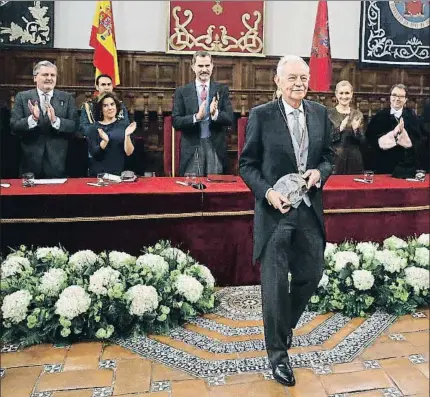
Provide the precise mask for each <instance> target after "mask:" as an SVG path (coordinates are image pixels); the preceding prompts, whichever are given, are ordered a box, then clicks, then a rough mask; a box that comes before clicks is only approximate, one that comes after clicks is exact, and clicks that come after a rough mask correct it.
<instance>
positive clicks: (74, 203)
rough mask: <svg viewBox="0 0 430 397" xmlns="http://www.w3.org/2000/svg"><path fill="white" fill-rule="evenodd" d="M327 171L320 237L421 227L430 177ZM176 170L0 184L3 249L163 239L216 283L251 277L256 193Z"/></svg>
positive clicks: (136, 245) (254, 276) (133, 248)
mask: <svg viewBox="0 0 430 397" xmlns="http://www.w3.org/2000/svg"><path fill="white" fill-rule="evenodd" d="M353 178H354V176H350V175H348V176H346V175H344V176H340V175H337V176H332V177H330V179H329V180H328V182H327V184H326V185H325V187H324V208H325V212H326V215H325V221H326V229H327V237H328V241H330V242H340V241H343V240H345V239H356V240H367V241H368V240H372V241H381V240H383V239H384V238H386V237H389V236H391V235H392V234H395V235H397V236H400V237H407V236H409V235H413V234H421V233H428V232H429V211H428V207H429V189H428V188H429V178H428V176H427V179H426V181H425V182H424V183H418V182H408V181H404V180H399V179H393V178H391V177H389V176H385V175H376V176H375V182H374V183H373V184H372V185H370V184H362V183H358V182H354V181H353ZM175 181H183V178H140V179H138V181H137V182H134V183H129V184H127V183H122V184H115V185H110V186H107V187H94V186H88V185H87V182H95V181H94V179H69V180H68V181H67V182H66V183H65V184H62V185H43V186H35V187H32V188H23V187H22V186H21V181H20V180H8V181H5V180H4V181H2V182H3V183H11V187H10V188H8V189H4V188H2V190H1V195H2V197H1V215H2V224H1V228H2V239H1V247H2V251H3V253H6V252H7V251H8V250H7V247H16V246H18V245H20V244H26V245H33V246H52V245H56V244H62V245H63V246H64V247H65V248H66V249H68V250H69V251H70V252H75V251H77V250H80V249H92V250H94V251H96V252H100V251H102V250H104V249H109V250H113V249H114V250H119V251H126V252H129V253H131V254H134V255H139V252H140V249H141V248H142V247H143V246H147V245H153V244H155V243H156V242H157V241H158V240H159V239H170V240H171V241H172V242H173V243H174V244H181V246H182V248H183V249H184V250H190V251H191V254H192V256H193V257H195V258H196V259H197V260H198V261H200V262H201V263H202V264H205V265H207V266H208V267H209V268H210V269H211V270H212V272H213V274H214V276H215V278H216V279H217V282H218V283H219V285H246V284H253V283H259V269H258V266H253V265H252V263H251V257H252V219H253V208H254V199H253V196H252V194H251V192H250V191H249V190H248V188H247V187H246V185H245V184H244V183H243V181H242V180H241V179H240V177H237V180H236V182H230V183H225V182H224V183H211V182H208V181H206V180H205V181H204V183H205V184H206V186H207V189H205V190H196V189H193V188H192V187H188V186H182V185H179V184H176V183H175Z"/></svg>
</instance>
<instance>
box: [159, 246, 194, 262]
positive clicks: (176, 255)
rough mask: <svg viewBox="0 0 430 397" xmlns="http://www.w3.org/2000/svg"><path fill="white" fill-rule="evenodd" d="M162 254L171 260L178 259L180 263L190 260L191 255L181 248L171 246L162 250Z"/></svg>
mask: <svg viewBox="0 0 430 397" xmlns="http://www.w3.org/2000/svg"><path fill="white" fill-rule="evenodd" d="M160 255H162V256H164V257H165V258H167V259H169V260H176V261H177V262H178V263H179V264H180V265H185V264H186V263H187V262H188V261H189V260H190V258H189V256H188V255H187V254H186V253H185V252H183V251H181V250H180V249H179V248H174V247H169V248H165V249H164V250H163V251H161V252H160Z"/></svg>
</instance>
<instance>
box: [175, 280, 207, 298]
mask: <svg viewBox="0 0 430 397" xmlns="http://www.w3.org/2000/svg"><path fill="white" fill-rule="evenodd" d="M175 287H176V289H177V291H178V293H179V294H180V295H182V296H184V297H185V299H187V300H188V301H190V302H191V303H195V302H197V301H198V300H199V299H200V298H201V296H202V293H203V285H202V284H201V283H200V282H199V281H198V280H196V279H195V278H194V277H191V276H187V275H185V274H181V275H179V276H178V278H177V280H176V282H175Z"/></svg>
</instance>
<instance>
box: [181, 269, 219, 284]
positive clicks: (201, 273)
mask: <svg viewBox="0 0 430 397" xmlns="http://www.w3.org/2000/svg"><path fill="white" fill-rule="evenodd" d="M185 274H187V275H189V276H193V275H196V276H198V277H200V278H201V279H202V280H203V281H204V282H205V283H206V285H207V286H208V287H209V288H213V287H214V286H215V279H214V276H212V273H211V271H210V270H209V269H208V268H207V267H206V266H203V265H200V264H199V263H195V264H194V265H192V266H191V267H189V268H188V269H187V270H186V271H185Z"/></svg>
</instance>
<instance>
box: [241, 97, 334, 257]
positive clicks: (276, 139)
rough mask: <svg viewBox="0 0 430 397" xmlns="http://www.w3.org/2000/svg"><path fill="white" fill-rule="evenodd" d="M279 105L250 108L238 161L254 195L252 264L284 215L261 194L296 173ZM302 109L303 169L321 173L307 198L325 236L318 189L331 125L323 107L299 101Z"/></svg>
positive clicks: (327, 170) (325, 173)
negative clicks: (305, 132) (304, 136)
mask: <svg viewBox="0 0 430 397" xmlns="http://www.w3.org/2000/svg"><path fill="white" fill-rule="evenodd" d="M280 106H283V103H282V100H281V99H279V100H276V101H272V102H269V103H266V104H264V105H261V106H257V107H255V108H253V109H251V111H250V113H249V119H248V123H247V126H246V142H245V146H244V148H243V151H242V154H241V156H240V159H239V171H240V175H241V176H242V178H243V180H244V181H245V183H246V184H247V185H248V187H249V188H250V189H251V191H252V192H253V194H254V196H255V214H254V255H253V258H254V261H256V260H258V258H259V257H260V255H261V253H262V251H263V249H264V246H265V245H266V243H267V241H268V240H269V238H270V236H271V234H272V233H273V231H274V230H275V229H276V226H277V224H278V222H279V221H280V220H281V218H282V216H285V215H283V214H281V213H280V212H279V211H278V210H277V209H274V208H273V207H271V206H270V205H269V204H268V202H267V200H266V198H265V194H266V192H267V190H268V189H269V188H271V187H272V186H273V185H274V184H275V182H276V181H277V180H278V179H279V178H281V177H282V176H284V175H286V174H291V173H298V168H297V163H296V157H295V155H294V148H293V143H292V140H291V135H290V132H289V131H288V126H287V124H286V122H285V120H284V118H283V116H282V114H281V110H280ZM303 106H304V111H305V115H306V124H307V129H308V134H309V152H308V161H307V167H306V169H311V168H314V169H318V170H319V171H320V172H321V188H319V189H317V188H316V187H313V188H312V189H311V190H310V192H309V198H310V200H311V202H312V208H313V209H314V211H315V213H316V215H317V217H318V220H319V222H320V225H321V231H322V234H323V236H325V229H324V220H323V207H322V187H323V185H324V183H325V182H326V180H327V178H328V177H329V175H330V174H331V172H332V163H333V150H332V148H331V126H330V121H329V119H328V116H327V109H326V108H325V107H324V106H322V105H320V104H318V103H316V102H311V101H307V100H304V101H303Z"/></svg>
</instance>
